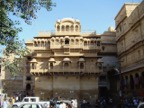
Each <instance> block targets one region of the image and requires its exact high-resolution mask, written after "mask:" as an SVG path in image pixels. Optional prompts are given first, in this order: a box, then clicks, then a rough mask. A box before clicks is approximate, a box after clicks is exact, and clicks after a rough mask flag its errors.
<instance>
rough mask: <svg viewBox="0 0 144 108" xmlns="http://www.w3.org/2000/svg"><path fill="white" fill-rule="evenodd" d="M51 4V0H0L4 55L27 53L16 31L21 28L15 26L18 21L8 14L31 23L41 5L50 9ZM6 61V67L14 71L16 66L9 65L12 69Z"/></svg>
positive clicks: (0, 33) (20, 55) (0, 40)
mask: <svg viewBox="0 0 144 108" xmlns="http://www.w3.org/2000/svg"><path fill="white" fill-rule="evenodd" d="M53 6H55V4H54V3H52V1H51V0H0V47H1V46H5V50H4V55H5V56H9V54H14V55H15V56H19V57H20V58H22V57H23V56H24V55H25V54H27V53H28V50H27V49H26V48H25V46H24V42H22V41H20V40H19V37H18V33H19V32H21V31H22V28H20V27H18V26H17V25H19V24H20V22H19V21H18V20H14V19H11V18H10V17H9V16H10V14H12V15H14V16H18V17H20V18H21V19H23V20H24V21H25V22H26V23H27V24H31V23H32V20H33V19H36V18H37V16H36V12H37V11H38V10H40V8H41V7H44V8H46V9H47V10H48V11H50V10H51V9H52V7H53ZM15 61H16V60H13V62H11V63H16V62H15ZM6 62H7V64H9V65H6V67H8V68H10V70H11V71H16V70H15V69H16V68H15V67H14V66H12V65H11V66H12V67H13V69H12V67H11V66H10V64H11V63H10V62H9V63H8V60H6V61H5V63H6ZM5 63H4V64H5ZM13 65H14V64H13ZM15 66H16V65H15ZM14 68H15V69H14Z"/></svg>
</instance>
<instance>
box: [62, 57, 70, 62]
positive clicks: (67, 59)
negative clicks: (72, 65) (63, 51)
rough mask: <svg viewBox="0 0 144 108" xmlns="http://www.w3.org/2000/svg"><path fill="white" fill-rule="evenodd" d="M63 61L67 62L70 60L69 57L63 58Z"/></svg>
mask: <svg viewBox="0 0 144 108" xmlns="http://www.w3.org/2000/svg"><path fill="white" fill-rule="evenodd" d="M63 61H65V62H68V61H71V60H70V59H69V58H64V59H63Z"/></svg>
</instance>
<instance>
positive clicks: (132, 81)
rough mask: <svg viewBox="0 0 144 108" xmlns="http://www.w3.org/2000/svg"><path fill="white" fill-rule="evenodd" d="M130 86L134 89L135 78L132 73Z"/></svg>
mask: <svg viewBox="0 0 144 108" xmlns="http://www.w3.org/2000/svg"><path fill="white" fill-rule="evenodd" d="M130 88H131V89H134V79H133V76H132V75H130Z"/></svg>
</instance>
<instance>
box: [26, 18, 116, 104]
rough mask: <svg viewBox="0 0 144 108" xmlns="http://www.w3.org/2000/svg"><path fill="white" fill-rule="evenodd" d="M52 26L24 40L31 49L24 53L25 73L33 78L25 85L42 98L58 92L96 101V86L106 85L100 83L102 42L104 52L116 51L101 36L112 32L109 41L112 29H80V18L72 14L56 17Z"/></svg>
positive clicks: (60, 94) (57, 94)
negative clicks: (104, 42) (29, 53)
mask: <svg viewBox="0 0 144 108" xmlns="http://www.w3.org/2000/svg"><path fill="white" fill-rule="evenodd" d="M55 29H56V31H55V32H54V33H52V32H40V33H39V34H38V36H36V37H34V39H33V40H32V41H28V42H27V43H26V46H27V48H28V49H30V50H31V51H32V54H31V55H28V56H27V58H28V62H27V66H28V67H29V68H27V76H29V77H31V78H32V79H33V78H34V80H33V81H32V82H31V83H27V84H30V87H28V88H29V89H31V90H34V93H35V95H37V96H40V97H41V98H42V99H46V98H52V97H55V96H61V97H63V98H66V99H70V98H77V99H78V100H82V99H85V100H88V101H91V102H95V101H96V99H97V97H98V93H99V86H102V85H104V86H107V85H105V83H99V76H100V74H101V73H102V72H103V68H101V67H102V57H101V53H100V52H101V50H102V46H103V52H110V53H113V52H116V45H115V44H111V45H110V44H109V45H110V47H106V44H105V45H104V44H103V45H102V40H101V39H106V37H109V36H112V37H111V38H112V39H111V38H110V39H109V40H110V41H109V43H111V42H112V41H113V40H114V39H115V31H114V29H112V28H109V31H107V32H105V33H104V34H101V35H98V34H96V32H89V33H86V32H85V33H82V32H81V25H80V21H79V20H76V19H73V18H64V19H61V20H57V21H56V24H55ZM101 37H103V38H101ZM103 41H106V40H103ZM113 46H114V47H113ZM104 48H105V49H104ZM111 48H112V49H111Z"/></svg>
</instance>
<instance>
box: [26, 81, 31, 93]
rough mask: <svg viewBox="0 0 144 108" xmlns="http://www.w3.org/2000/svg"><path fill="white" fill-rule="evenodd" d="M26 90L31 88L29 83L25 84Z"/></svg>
mask: <svg viewBox="0 0 144 108" xmlns="http://www.w3.org/2000/svg"><path fill="white" fill-rule="evenodd" d="M26 90H27V91H29V90H31V85H30V84H29V83H28V84H27V85H26Z"/></svg>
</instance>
